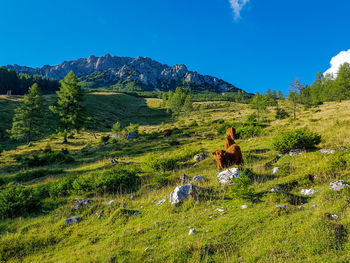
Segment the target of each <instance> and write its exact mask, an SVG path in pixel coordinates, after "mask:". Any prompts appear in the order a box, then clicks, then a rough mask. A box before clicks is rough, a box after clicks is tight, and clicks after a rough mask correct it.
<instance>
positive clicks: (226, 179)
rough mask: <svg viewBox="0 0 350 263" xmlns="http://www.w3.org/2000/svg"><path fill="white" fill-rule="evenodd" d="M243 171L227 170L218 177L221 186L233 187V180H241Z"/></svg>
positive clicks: (236, 169)
mask: <svg viewBox="0 0 350 263" xmlns="http://www.w3.org/2000/svg"><path fill="white" fill-rule="evenodd" d="M240 177H241V171H240V170H239V169H238V168H231V169H227V170H225V171H223V172H221V173H219V174H218V175H217V178H218V180H219V182H220V183H221V184H228V185H232V182H231V179H233V178H240Z"/></svg>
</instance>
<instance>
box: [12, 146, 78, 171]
mask: <svg viewBox="0 0 350 263" xmlns="http://www.w3.org/2000/svg"><path fill="white" fill-rule="evenodd" d="M15 159H16V160H17V161H19V162H21V163H22V164H23V165H25V166H27V167H35V166H43V165H47V164H51V163H59V164H62V163H72V162H74V158H73V157H72V156H70V155H69V152H68V150H67V149H62V150H61V151H60V152H46V153H45V152H43V151H42V152H41V153H34V154H33V155H32V156H31V157H22V156H17V157H15Z"/></svg>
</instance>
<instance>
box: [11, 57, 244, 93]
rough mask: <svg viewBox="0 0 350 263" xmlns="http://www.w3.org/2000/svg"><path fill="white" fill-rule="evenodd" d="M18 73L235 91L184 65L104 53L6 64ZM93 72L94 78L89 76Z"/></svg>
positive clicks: (105, 83) (159, 87)
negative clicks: (54, 62) (30, 63)
mask: <svg viewBox="0 0 350 263" xmlns="http://www.w3.org/2000/svg"><path fill="white" fill-rule="evenodd" d="M7 68H9V69H14V70H16V71H17V72H19V73H25V74H29V75H40V76H42V77H45V78H53V79H57V80H60V79H63V78H64V77H65V76H66V75H67V74H68V72H69V71H71V70H72V71H73V72H74V73H75V74H76V75H77V76H78V77H80V78H81V80H83V81H86V82H89V83H91V82H94V81H96V74H98V76H99V79H98V82H99V84H98V85H103V86H108V85H113V84H116V83H125V82H126V81H135V82H139V83H142V84H143V85H144V86H147V87H148V89H156V90H169V89H174V88H175V87H176V86H179V85H182V84H183V83H184V82H187V83H188V84H190V85H191V87H194V88H195V89H198V90H212V91H216V92H223V91H228V90H230V91H238V89H237V88H236V87H235V86H233V85H232V84H230V83H228V82H226V81H223V80H221V79H218V78H216V77H212V76H207V75H201V74H199V73H197V72H195V71H190V70H188V69H187V67H186V65H184V64H176V65H174V66H168V65H166V64H162V63H160V62H158V61H155V60H153V59H151V58H148V57H141V56H139V57H137V58H130V57H118V56H111V55H110V54H108V53H107V54H105V55H104V56H101V57H97V56H94V55H90V56H89V57H88V58H80V59H77V60H71V61H64V62H62V63H61V64H59V65H55V66H49V65H45V66H43V67H42V68H30V67H25V66H19V65H16V64H15V65H8V66H7ZM92 73H94V76H93V77H92V76H90V75H91V74H92Z"/></svg>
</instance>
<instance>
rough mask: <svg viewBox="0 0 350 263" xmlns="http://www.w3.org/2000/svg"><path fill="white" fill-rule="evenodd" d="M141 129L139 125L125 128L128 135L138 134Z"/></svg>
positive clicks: (131, 124) (130, 125)
mask: <svg viewBox="0 0 350 263" xmlns="http://www.w3.org/2000/svg"><path fill="white" fill-rule="evenodd" d="M139 127H140V125H139V124H133V123H130V124H129V126H127V127H125V131H126V132H127V133H131V132H138V131H139Z"/></svg>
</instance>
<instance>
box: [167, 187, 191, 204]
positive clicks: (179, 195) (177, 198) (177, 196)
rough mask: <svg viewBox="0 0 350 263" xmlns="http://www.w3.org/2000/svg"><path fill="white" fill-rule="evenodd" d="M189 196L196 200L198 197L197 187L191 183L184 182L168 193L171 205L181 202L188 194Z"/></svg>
mask: <svg viewBox="0 0 350 263" xmlns="http://www.w3.org/2000/svg"><path fill="white" fill-rule="evenodd" d="M191 188H192V189H193V190H192V191H193V193H191ZM190 194H191V196H192V197H193V198H194V199H195V200H196V199H197V197H198V190H197V187H196V186H194V185H191V184H185V185H181V186H178V187H176V188H175V189H174V191H173V192H171V193H170V202H171V204H172V205H175V204H178V203H181V202H182V201H184V200H185V199H187V198H188V197H189V196H190Z"/></svg>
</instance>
